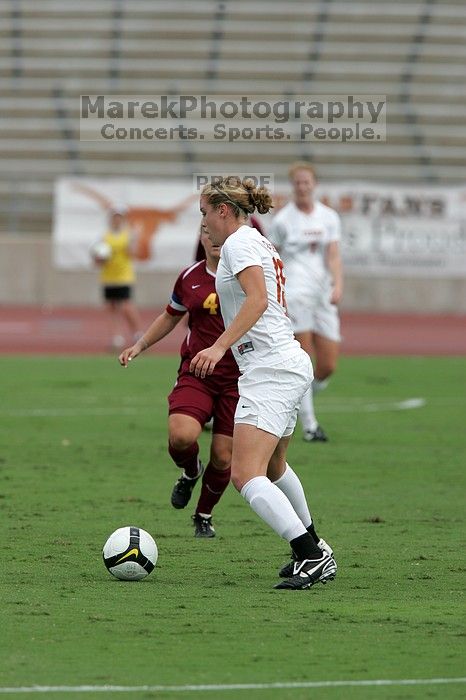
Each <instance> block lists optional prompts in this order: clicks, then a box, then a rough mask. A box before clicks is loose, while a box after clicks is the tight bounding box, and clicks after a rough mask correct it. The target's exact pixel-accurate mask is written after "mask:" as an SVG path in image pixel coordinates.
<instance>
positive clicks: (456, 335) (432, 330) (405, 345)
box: [0, 306, 466, 355]
mask: <svg viewBox="0 0 466 700" xmlns="http://www.w3.org/2000/svg"><path fill="white" fill-rule="evenodd" d="M159 313H160V309H153V310H149V311H148V310H143V312H142V315H143V319H144V324H145V327H147V325H148V324H149V323H150V322H151V320H152V319H153V318H155V317H156V316H157V315H158V314H159ZM184 334H185V327H184V325H183V322H181V324H180V326H179V327H177V328H176V329H175V330H174V332H173V333H172V334H171V335H170V336H168V337H167V338H164V339H163V340H162V341H161V342H160V343H158V345H157V348H156V350H155V349H154V350H153V352H155V351H156V352H159V353H176V352H178V348H179V346H180V343H181V341H182V339H183V337H184ZM342 335H343V342H342V354H344V355H466V316H441V315H435V316H433V315H429V316H424V315H419V316H412V315H402V314H385V315H377V314H359V313H358V314H356V313H346V314H343V315H342ZM108 338H109V329H108V319H107V316H106V314H105V311H104V310H103V309H93V308H49V307H20V306H18V307H11V306H8V307H6V306H3V307H2V306H0V353H3V354H4V353H58V354H62V353H77V354H90V353H104V352H108ZM128 344H130V343H129V342H128ZM115 355H116V353H115Z"/></svg>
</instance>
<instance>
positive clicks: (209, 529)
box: [192, 513, 215, 537]
mask: <svg viewBox="0 0 466 700" xmlns="http://www.w3.org/2000/svg"><path fill="white" fill-rule="evenodd" d="M192 520H193V523H194V537H215V530H214V527H213V525H212V516H209V517H208V518H206V517H204V516H203V515H201V514H200V513H194V515H193V517H192Z"/></svg>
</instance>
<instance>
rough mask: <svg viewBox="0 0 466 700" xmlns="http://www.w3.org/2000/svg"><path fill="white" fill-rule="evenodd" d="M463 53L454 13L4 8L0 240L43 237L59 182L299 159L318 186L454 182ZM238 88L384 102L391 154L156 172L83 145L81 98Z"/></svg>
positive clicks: (246, 156)
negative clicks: (14, 231) (314, 173)
mask: <svg viewBox="0 0 466 700" xmlns="http://www.w3.org/2000/svg"><path fill="white" fill-rule="evenodd" d="M180 11H181V12H182V13H183V16H184V17H183V21H180V17H179V13H180ZM465 39H466V12H465V7H464V4H462V3H455V2H450V3H427V4H426V3H421V2H417V1H416V0H407V1H406V2H402V1H397V0H395V1H394V2H392V3H390V4H388V3H387V4H382V3H377V4H374V3H373V2H371V1H370V0H366V1H365V2H364V1H359V2H352V3H348V2H343V1H339V0H334V1H333V2H331V3H326V4H322V3H319V4H317V3H309V2H308V1H307V0H291V1H290V2H287V3H283V2H282V0H269V2H268V3H267V4H266V5H265V3H263V2H262V1H261V0H251V1H250V2H247V3H234V2H224V3H223V6H222V5H221V4H220V3H215V2H211V1H210V0H198V1H197V2H192V1H191V0H172V2H171V3H167V2H166V1H165V0H151V2H150V3H148V2H146V0H132V1H131V3H125V4H123V3H120V2H117V1H115V2H113V1H112V0H80V2H79V3H63V2H62V0H41V2H40V3H38V2H37V0H21V2H18V3H9V4H7V3H0V40H1V41H0V99H1V100H2V127H3V128H2V133H3V134H4V136H2V137H0V148H1V149H2V150H3V152H4V154H5V157H4V158H3V159H2V160H1V161H0V205H1V207H2V211H5V212H6V214H3V215H1V218H0V226H1V227H5V226H7V230H10V229H11V226H12V225H13V224H14V223H15V222H16V224H15V225H14V228H15V227H16V228H18V230H32V229H34V226H33V222H34V221H36V230H39V229H40V230H47V225H48V226H50V212H51V195H52V188H53V181H54V178H55V177H59V176H60V175H75V176H81V175H95V176H97V177H100V176H106V175H111V173H112V172H114V171H115V166H116V167H117V170H118V172H120V171H121V170H122V169H123V171H124V173H123V174H124V175H129V176H132V175H134V176H136V177H137V176H144V177H154V176H157V175H158V176H160V175H164V176H169V177H171V176H173V177H186V176H189V175H190V174H191V173H192V172H195V171H199V170H201V169H204V170H210V171H215V170H216V169H218V168H219V166H220V167H221V168H222V170H225V169H232V170H233V171H237V172H238V171H240V170H241V167H242V166H243V168H244V167H249V166H251V167H252V166H254V170H255V172H257V171H259V172H261V170H264V171H266V172H267V171H269V170H270V171H272V172H274V173H275V174H276V176H277V177H278V176H284V175H285V173H286V169H287V165H288V163H289V160H290V159H295V158H296V157H310V158H312V159H313V160H314V161H315V163H316V165H317V166H318V168H319V172H320V174H321V177H322V178H323V179H325V178H328V179H345V178H349V179H363V180H368V179H370V180H371V181H374V180H375V181H377V180H379V181H382V180H393V181H396V182H419V181H424V182H435V181H437V182H444V183H447V182H458V181H463V179H464V178H463V172H462V162H461V161H462V160H463V159H464V156H465V149H466V143H465V138H464V134H463V127H464V121H465V116H466V86H465V84H464V77H463V72H464V69H463V65H464V62H465V57H466V41H465ZM246 52H247V54H246ZM245 55H247V57H248V58H243V57H244V56H245ZM246 86H247V92H248V94H253V95H260V94H263V95H264V94H269V95H274V94H278V95H283V96H300V95H309V94H313V95H318V94H321V95H330V94H333V95H338V94H342V95H345V94H348V91H349V89H350V90H351V94H360V95H364V94H366V95H380V94H382V95H387V96H388V114H387V130H388V133H389V137H390V142H389V143H388V144H381V143H374V144H338V143H331V144H320V143H314V142H313V143H310V144H299V143H279V144H270V143H269V144H257V145H255V146H253V145H252V144H250V143H242V144H240V143H238V145H234V144H233V145H232V144H223V143H222V147H219V144H216V143H208V142H204V143H183V142H173V143H163V142H159V143H158V144H157V151H156V153H157V158H154V157H153V154H154V152H155V149H154V150H152V149H151V148H150V147H148V146H147V144H146V143H138V142H135V144H134V146H131V144H126V143H109V144H108V145H107V144H105V143H101V142H85V141H83V142H80V141H79V131H78V127H79V125H78V120H77V115H78V111H79V95H80V94H114V95H117V94H120V95H121V94H127V95H135V94H139V95H148V96H150V95H154V94H155V95H157V94H167V93H168V94H215V93H223V94H227V95H228V94H243V93H244V91H245V90H246ZM35 182H40V187H35V186H34V183H35ZM31 212H34V213H33V214H31ZM6 221H9V222H10V223H9V224H7V223H5V222H6ZM11 222H13V224H12V223H11ZM47 222H48V223H47ZM43 226H44V228H42V227H43ZM8 227H9V228H8Z"/></svg>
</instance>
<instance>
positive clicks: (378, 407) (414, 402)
mask: <svg viewBox="0 0 466 700" xmlns="http://www.w3.org/2000/svg"><path fill="white" fill-rule="evenodd" d="M426 404H427V401H426V400H425V399H422V398H413V399H405V400H404V401H386V400H384V399H380V401H377V402H374V401H373V402H371V403H362V402H361V399H355V400H353V401H351V400H350V399H349V400H348V401H345V402H342V403H334V404H333V405H332V404H331V403H327V404H325V403H323V404H322V405H321V406H319V413H358V411H359V413H377V412H379V411H408V410H412V409H413V408H422V407H423V406H425V405H426Z"/></svg>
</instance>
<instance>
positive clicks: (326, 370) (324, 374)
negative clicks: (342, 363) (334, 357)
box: [314, 361, 337, 382]
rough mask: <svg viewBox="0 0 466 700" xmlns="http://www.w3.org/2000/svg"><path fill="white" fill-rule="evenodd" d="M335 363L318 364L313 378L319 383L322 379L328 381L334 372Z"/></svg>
mask: <svg viewBox="0 0 466 700" xmlns="http://www.w3.org/2000/svg"><path fill="white" fill-rule="evenodd" d="M336 368H337V363H336V362H333V361H326V362H324V363H319V364H318V365H317V366H316V369H315V373H314V376H315V378H316V379H318V380H319V381H321V382H323V381H324V379H328V378H329V377H330V376H331V375H332V374H333V373H334V372H335V370H336Z"/></svg>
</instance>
